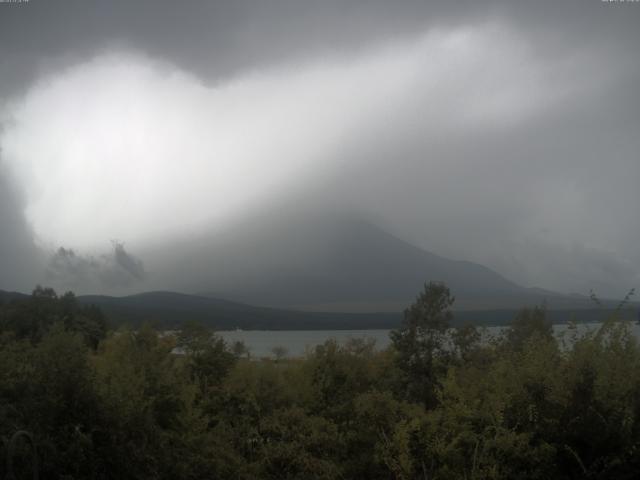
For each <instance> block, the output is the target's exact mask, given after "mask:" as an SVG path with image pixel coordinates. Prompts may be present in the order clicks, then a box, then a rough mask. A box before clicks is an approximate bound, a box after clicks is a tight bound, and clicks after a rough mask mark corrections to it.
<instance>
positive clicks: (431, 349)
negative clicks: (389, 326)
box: [391, 282, 454, 407]
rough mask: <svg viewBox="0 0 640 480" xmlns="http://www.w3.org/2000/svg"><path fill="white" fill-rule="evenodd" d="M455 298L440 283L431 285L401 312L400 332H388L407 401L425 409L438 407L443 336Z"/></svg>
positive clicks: (444, 351)
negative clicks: (395, 353) (411, 401)
mask: <svg viewBox="0 0 640 480" xmlns="http://www.w3.org/2000/svg"><path fill="white" fill-rule="evenodd" d="M453 302H454V298H453V297H452V296H451V292H450V291H449V288H447V286H446V285H444V284H443V283H437V282H431V283H429V284H428V285H425V287H424V291H423V292H422V293H421V294H420V295H419V296H418V298H417V299H416V301H415V303H413V305H411V306H410V307H409V308H407V309H406V310H405V312H404V320H403V322H402V325H401V327H400V329H398V330H393V331H392V332H391V340H392V341H393V345H394V347H395V350H396V352H397V362H398V367H399V368H400V370H401V371H402V373H403V374H404V378H403V380H404V386H405V389H406V392H407V396H408V398H409V399H411V400H413V401H417V402H423V403H424V404H425V406H427V407H433V406H435V404H436V403H437V398H436V397H437V389H438V378H439V376H440V375H441V374H442V371H443V368H444V365H443V362H442V358H443V356H445V355H446V353H447V352H446V350H445V348H444V347H445V342H446V332H447V329H448V328H449V326H450V323H451V319H452V318H453V314H452V312H451V306H452V305H453Z"/></svg>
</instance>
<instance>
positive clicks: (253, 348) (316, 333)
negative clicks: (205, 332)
mask: <svg viewBox="0 0 640 480" xmlns="http://www.w3.org/2000/svg"><path fill="white" fill-rule="evenodd" d="M599 326H600V324H599V323H582V324H578V325H577V329H578V332H580V333H581V332H586V331H588V330H595V329H596V328H598V327H599ZM504 328H506V327H486V328H484V329H481V330H482V331H483V335H484V336H485V337H490V336H497V335H499V334H500V332H501V331H502V330H504ZM568 328H569V325H567V324H558V325H554V326H553V329H554V332H555V333H556V335H561V334H562V333H563V332H565V331H566V330H567V329H568ZM390 331H391V330H229V331H219V332H216V333H217V334H218V335H220V336H221V337H222V338H224V340H225V341H227V342H228V343H233V342H236V341H238V340H239V341H242V342H244V343H245V345H246V346H247V347H248V348H249V351H250V353H251V355H252V356H253V357H273V352H272V350H273V349H274V348H275V347H284V348H285V349H286V350H287V356H290V357H299V356H302V355H304V354H305V352H306V351H307V350H308V349H313V348H314V347H316V346H317V345H320V344H322V343H324V342H325V341H327V340H329V339H335V340H336V341H337V342H338V343H340V344H344V343H345V342H346V341H347V340H349V339H350V338H363V339H373V340H375V342H376V348H377V349H384V348H386V347H388V346H389V344H390V343H391V339H390V338H389V332H390ZM632 331H633V332H634V334H635V335H636V336H638V337H640V325H637V324H633V325H632Z"/></svg>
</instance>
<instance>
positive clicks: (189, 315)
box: [78, 292, 401, 330]
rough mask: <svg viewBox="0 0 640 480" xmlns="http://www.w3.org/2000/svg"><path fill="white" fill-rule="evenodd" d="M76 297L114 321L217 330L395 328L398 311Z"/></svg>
mask: <svg viewBox="0 0 640 480" xmlns="http://www.w3.org/2000/svg"><path fill="white" fill-rule="evenodd" d="M78 301H79V302H80V303H82V304H86V305H89V304H91V305H97V306H98V307H100V309H101V310H102V311H103V312H104V313H105V314H106V315H107V317H108V318H109V319H110V320H111V322H113V323H114V324H129V325H140V324H141V323H144V322H150V323H152V324H155V325H161V326H163V327H164V328H177V327H179V326H180V324H181V323H182V322H184V321H197V322H201V323H204V324H206V325H209V326H211V327H213V328H215V329H218V330H229V329H231V330H232V329H236V328H241V329H245V330H250V329H253V330H261V329H264V330H300V329H302V330H308V329H326V330H335V329H366V328H395V327H396V326H397V325H398V324H399V322H400V319H401V315H400V313H378V314H376V313H374V314H357V313H321V312H298V311H293V310H278V309H272V308H264V307H254V306H251V305H245V304H241V303H237V302H230V301H227V300H220V299H213V298H207V297H201V296H197V295H185V294H181V293H176V292H146V293H141V294H138V295H130V296H125V297H110V296H104V295H83V296H80V297H78Z"/></svg>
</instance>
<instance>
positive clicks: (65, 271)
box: [0, 0, 640, 297]
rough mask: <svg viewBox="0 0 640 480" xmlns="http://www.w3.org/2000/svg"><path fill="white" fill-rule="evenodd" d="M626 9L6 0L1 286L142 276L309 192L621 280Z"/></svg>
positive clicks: (632, 235)
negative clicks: (180, 251) (169, 255)
mask: <svg viewBox="0 0 640 480" xmlns="http://www.w3.org/2000/svg"><path fill="white" fill-rule="evenodd" d="M639 24H640V3H638V2H636V3H634V2H617V3H616V2H602V1H600V0H580V1H558V0H556V1H535V2H534V1H528V2H521V3H518V2H513V1H511V2H480V1H474V2H463V1H448V2H426V1H406V2H402V1H395V2H389V1H382V0H379V1H378V0H374V1H364V0H354V1H346V0H344V1H337V0H336V1H333V0H327V1H302V0H277V1H266V0H256V1H245V0H234V1H228V2H213V1H211V2H206V1H175V0H174V1H171V2H167V1H156V0H154V1H151V0H145V1H134V0H129V1H111V2H106V1H89V0H83V1H44V0H40V1H39V0H29V1H28V2H26V3H0V105H1V108H0V149H1V151H0V288H2V289H11V290H14V289H18V290H28V289H30V288H31V287H32V286H33V285H34V284H35V283H36V282H39V281H46V280H47V279H49V280H50V281H51V282H52V283H54V284H55V283H56V282H59V283H65V282H66V283H71V284H72V283H73V280H72V279H71V280H70V279H68V278H66V277H68V276H72V277H74V278H75V282H76V283H78V279H81V280H82V283H83V284H84V285H85V288H86V289H90V290H98V289H103V290H104V291H112V290H113V288H114V286H119V287H122V289H121V290H119V291H129V290H140V289H143V287H144V282H145V281H147V280H146V279H147V278H148V276H149V275H152V272H153V270H154V268H153V265H149V264H148V262H147V261H145V260H146V259H145V251H147V250H148V249H151V248H152V247H153V248H157V246H158V245H165V244H166V245H177V244H179V242H180V241H181V240H180V239H184V238H185V236H190V235H194V236H201V235H205V234H211V235H214V234H215V233H216V232H220V231H224V230H225V229H226V228H232V225H233V222H235V221H237V220H238V219H239V218H242V217H250V216H251V215H254V214H255V212H256V211H258V210H259V209H264V208H265V205H274V208H276V207H275V206H276V205H277V206H280V207H281V206H282V205H298V206H300V205H307V206H309V207H310V208H313V209H316V210H317V209H321V210H322V209H325V210H327V211H332V212H337V211H339V212H348V213H349V214H353V215H358V216H361V217H363V218H365V219H367V220H369V221H371V222H373V223H376V224H377V225H379V226H381V227H383V228H385V229H387V230H389V231H390V232H392V233H393V234H395V235H396V236H398V237H400V238H403V239H405V240H407V241H410V242H412V243H414V244H416V245H418V246H420V247H423V248H425V249H428V250H430V251H432V252H434V253H437V254H439V255H443V256H448V257H451V258H454V259H466V260H472V261H475V262H479V263H482V264H484V265H487V266H489V267H491V268H493V269H495V270H496V271H498V272H499V273H501V274H503V275H505V276H506V277H508V278H509V279H511V280H513V281H515V282H518V283H520V284H522V285H525V286H539V287H544V288H549V289H556V290H559V291H562V292H580V293H588V290H589V289H590V288H594V289H596V290H597V291H599V292H601V293H602V294H604V295H611V296H616V297H621V296H623V295H624V293H625V292H626V291H627V290H628V289H629V288H631V287H634V286H640V248H639V245H640V242H639V239H640V215H639V214H638V206H640V155H639V152H640V149H639V147H640V55H638V51H640V26H639ZM280 207H278V208H280ZM60 247H63V248H62V249H60ZM45 270H46V272H47V273H46V275H45ZM47 275H48V276H47ZM65 278H66V279H65ZM67 280H68V281H67ZM152 283H153V284H154V285H155V286H161V285H162V279H152ZM86 285H91V287H86ZM80 290H82V287H80Z"/></svg>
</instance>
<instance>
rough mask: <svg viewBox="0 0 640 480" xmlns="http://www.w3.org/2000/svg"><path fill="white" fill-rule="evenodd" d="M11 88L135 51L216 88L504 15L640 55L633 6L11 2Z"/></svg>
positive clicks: (553, 40) (562, 36) (546, 38)
mask: <svg viewBox="0 0 640 480" xmlns="http://www.w3.org/2000/svg"><path fill="white" fill-rule="evenodd" d="M2 8H3V9H2V11H0V40H1V41H0V52H1V56H0V58H2V62H1V63H0V69H1V70H0V71H1V72H2V78H3V82H2V83H3V85H2V88H3V89H9V88H13V89H15V88H20V87H23V86H24V85H25V84H27V83H28V82H29V81H30V80H32V79H33V78H34V77H35V76H37V75H38V74H41V73H42V72H43V71H46V70H47V69H50V68H57V67H59V65H60V64H63V65H64V64H68V63H72V62H74V61H76V60H77V59H78V58H81V57H83V56H90V55H92V54H94V53H95V52H96V51H97V50H101V49H106V48H113V47H116V46H130V47H132V48H134V49H140V50H142V51H144V52H146V53H148V54H150V55H153V56H160V57H163V58H166V59H169V60H170V61H171V62H173V63H175V64H176V65H178V66H180V67H182V68H186V69H188V70H190V71H193V72H196V73H197V74H199V75H201V76H202V77H203V78H205V79H208V80H210V81H216V80H219V79H221V78H224V77H228V76H231V75H234V74H237V73H238V72H240V71H243V70H246V69H257V68H262V67H265V66H268V65H271V64H274V63H281V62H292V61H306V60H308V59H309V58H312V57H314V56H335V55H343V54H347V53H353V51H356V50H358V49H363V48H369V47H370V46H371V44H375V43H376V42H383V41H388V40H390V39H394V38H403V37H407V36H412V35H416V34H418V33H421V32H424V31H425V30H426V29H428V28H430V27H440V28H442V27H447V26H452V25H453V26H457V25H463V24H467V23H473V22H477V21H484V20H487V19H491V18H500V17H503V18H506V19H508V21H510V22H511V23H513V25H514V27H515V28H518V29H521V30H523V31H526V32H528V33H529V34H530V35H533V36H535V41H536V43H537V45H538V46H539V47H540V48H545V49H547V50H548V51H549V53H553V52H555V51H562V50H565V49H570V48H572V47H574V46H576V45H583V46H584V45H589V46H591V47H593V48H598V47H599V46H601V45H602V44H603V43H608V44H611V43H615V44H616V48H618V49H621V50H624V49H633V48H634V44H635V42H637V34H636V33H635V31H636V30H637V28H636V27H637V20H638V14H637V12H635V11H633V5H606V4H604V2H600V1H597V0H593V1H578V0H574V1H565V2H557V1H538V2H526V1H522V2H512V1H508V2H507V1H489V2H477V1H455V2H452V1H440V2H424V1H418V0H415V1H414V0H410V1H404V2H388V1H383V0H369V1H365V0H356V1H344V0H329V1H322V2H317V1H312V0H307V1H304V0H302V1H301V0H275V1H255V0H253V1H249V0H236V1H233V2H227V1H186V2H175V1H167V0H159V1H158V0H138V1H121V0H114V1H110V2H103V1H97V0H89V1H80V0H77V1H69V0H61V1H56V2H44V1H37V0H32V1H31V2H28V3H26V4H19V5H11V4H9V5H3V6H2Z"/></svg>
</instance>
